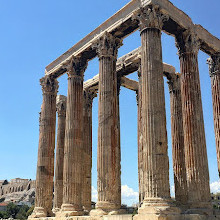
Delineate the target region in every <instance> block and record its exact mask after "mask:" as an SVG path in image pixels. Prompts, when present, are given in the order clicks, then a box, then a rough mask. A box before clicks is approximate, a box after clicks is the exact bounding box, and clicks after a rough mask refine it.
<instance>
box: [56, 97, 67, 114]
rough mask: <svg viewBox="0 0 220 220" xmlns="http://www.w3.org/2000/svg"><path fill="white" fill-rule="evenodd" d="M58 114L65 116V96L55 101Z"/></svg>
mask: <svg viewBox="0 0 220 220" xmlns="http://www.w3.org/2000/svg"><path fill="white" fill-rule="evenodd" d="M56 110H57V114H58V116H66V98H62V99H59V100H58V101H57V103H56Z"/></svg>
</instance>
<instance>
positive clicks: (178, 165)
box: [168, 74, 188, 208]
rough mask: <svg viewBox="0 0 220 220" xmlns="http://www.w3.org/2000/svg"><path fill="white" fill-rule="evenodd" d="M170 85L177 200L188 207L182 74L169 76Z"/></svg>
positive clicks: (180, 204) (182, 205)
mask: <svg viewBox="0 0 220 220" xmlns="http://www.w3.org/2000/svg"><path fill="white" fill-rule="evenodd" d="M168 85H169V91H170V111H171V133H172V155H173V173H174V185H175V200H176V202H177V204H178V205H179V206H180V207H184V208H186V204H187V201H188V199H187V181H186V164H185V149H184V131H183V114H182V99H181V88H180V75H177V74H172V75H170V76H169V77H168Z"/></svg>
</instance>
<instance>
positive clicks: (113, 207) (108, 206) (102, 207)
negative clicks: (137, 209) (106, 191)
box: [90, 202, 125, 216]
mask: <svg viewBox="0 0 220 220" xmlns="http://www.w3.org/2000/svg"><path fill="white" fill-rule="evenodd" d="M120 208H121V205H118V204H115V203H111V202H97V204H96V209H93V210H91V211H90V216H103V215H120V214H125V210H124V209H120Z"/></svg>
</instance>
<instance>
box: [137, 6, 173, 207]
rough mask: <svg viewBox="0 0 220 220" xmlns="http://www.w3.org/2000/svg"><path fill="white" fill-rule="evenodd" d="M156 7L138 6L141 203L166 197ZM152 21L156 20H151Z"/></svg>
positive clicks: (158, 18) (159, 17) (158, 16)
mask: <svg viewBox="0 0 220 220" xmlns="http://www.w3.org/2000/svg"><path fill="white" fill-rule="evenodd" d="M163 19H165V18H164V17H163V16H162V15H161V13H160V12H159V10H158V8H154V7H149V8H148V9H142V11H141V13H140V15H139V20H140V28H141V45H142V52H141V75H142V132H143V169H144V183H145V185H144V188H145V199H144V202H145V203H151V204H153V203H155V202H156V201H158V199H159V200H160V202H164V201H165V200H169V199H170V185H169V160H168V154H167V131H166V112H165V96H164V81H163V74H162V73H163V64H162V47H161V25H162V20H163ZM155 21H156V22H155Z"/></svg>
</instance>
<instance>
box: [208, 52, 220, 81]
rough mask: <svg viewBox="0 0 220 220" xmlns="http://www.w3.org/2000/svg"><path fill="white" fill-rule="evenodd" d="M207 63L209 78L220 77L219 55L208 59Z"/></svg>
mask: <svg viewBox="0 0 220 220" xmlns="http://www.w3.org/2000/svg"><path fill="white" fill-rule="evenodd" d="M207 63H208V65H209V74H210V77H212V76H215V75H220V54H217V55H213V56H212V57H210V58H208V59H207Z"/></svg>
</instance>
